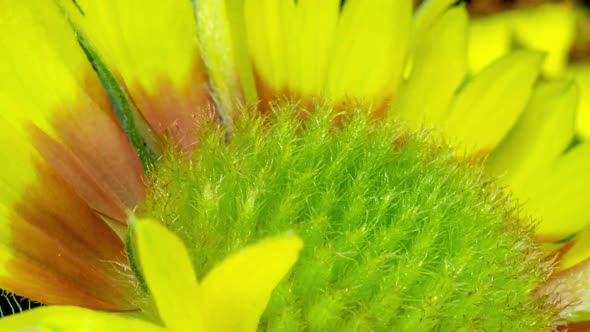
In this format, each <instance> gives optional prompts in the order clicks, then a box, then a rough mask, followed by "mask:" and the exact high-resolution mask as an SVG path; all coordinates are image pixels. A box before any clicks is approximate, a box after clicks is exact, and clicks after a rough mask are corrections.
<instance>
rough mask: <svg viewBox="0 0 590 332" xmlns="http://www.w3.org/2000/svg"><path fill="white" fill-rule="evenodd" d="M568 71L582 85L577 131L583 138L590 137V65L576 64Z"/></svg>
mask: <svg viewBox="0 0 590 332" xmlns="http://www.w3.org/2000/svg"><path fill="white" fill-rule="evenodd" d="M568 71H569V74H570V75H571V76H572V77H573V78H574V79H575V80H576V81H577V82H578V85H579V86H580V102H579V105H578V113H577V118H576V129H577V133H578V134H579V135H580V136H582V138H583V139H590V65H588V64H587V63H585V64H574V65H572V66H570V67H569V68H568Z"/></svg>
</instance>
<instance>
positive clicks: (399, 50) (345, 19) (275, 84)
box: [244, 0, 411, 105]
mask: <svg viewBox="0 0 590 332" xmlns="http://www.w3.org/2000/svg"><path fill="white" fill-rule="evenodd" d="M244 15H245V25H246V26H245V28H246V31H247V39H248V48H249V53H250V56H251V58H252V64H253V70H254V75H255V77H256V83H257V89H258V96H259V98H260V99H261V100H262V101H269V100H276V99H280V98H283V97H285V96H286V97H291V98H292V97H296V98H301V97H302V98H304V99H314V98H318V97H322V98H327V99H329V100H330V101H332V102H340V101H343V100H346V99H353V100H357V101H358V100H360V101H363V102H368V103H373V104H376V105H378V104H380V103H383V102H384V101H385V100H386V99H387V98H388V97H389V96H390V95H391V94H392V93H393V92H394V91H395V90H396V88H397V86H398V84H399V81H400V79H401V74H402V69H403V66H404V63H405V60H406V53H407V49H408V43H409V35H410V22H411V1H408V0H403V1H369V2H363V1H359V0H351V1H347V2H346V3H345V4H344V7H343V8H342V10H340V1H338V0H328V1H311V0H305V1H303V0H302V1H298V2H291V1H277V0H246V1H245V4H244Z"/></svg>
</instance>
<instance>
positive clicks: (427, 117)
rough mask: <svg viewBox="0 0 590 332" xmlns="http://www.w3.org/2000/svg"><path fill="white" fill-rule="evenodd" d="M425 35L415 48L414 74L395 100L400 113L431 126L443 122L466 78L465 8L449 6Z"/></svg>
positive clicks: (411, 121)
mask: <svg viewBox="0 0 590 332" xmlns="http://www.w3.org/2000/svg"><path fill="white" fill-rule="evenodd" d="M423 35H424V36H423V37H422V38H421V40H420V41H419V42H418V44H417V46H416V50H415V52H414V58H413V70H412V74H411V76H410V77H409V79H408V80H407V81H406V82H404V83H403V85H402V86H401V88H400V91H399V93H398V94H397V95H396V98H395V101H394V102H393V103H392V114H399V115H400V117H401V118H402V119H403V120H405V121H408V122H409V124H410V125H412V126H413V127H419V126H420V125H423V124H426V125H427V126H428V127H431V126H433V125H435V124H438V123H440V122H441V121H442V119H443V118H444V117H445V115H446V111H447V109H448V106H449V103H450V102H451V100H452V98H453V96H454V94H455V91H456V90H457V89H458V87H459V85H460V84H461V82H463V79H464V78H465V74H466V72H467V59H466V56H465V52H466V44H467V12H466V11H465V8H464V7H463V6H457V7H453V8H451V9H449V10H448V11H447V12H446V13H445V14H443V15H442V16H440V17H439V18H438V19H437V20H436V21H435V22H434V23H433V24H432V27H431V29H430V30H428V32H427V33H424V34H423ZM432 73H437V74H436V75H433V74H432Z"/></svg>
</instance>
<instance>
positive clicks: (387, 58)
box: [326, 0, 412, 106]
mask: <svg viewBox="0 0 590 332" xmlns="http://www.w3.org/2000/svg"><path fill="white" fill-rule="evenodd" d="M411 15H412V1H408V0H398V1H379V0H373V1H361V0H349V1H347V2H346V3H345V5H344V8H343V9H342V13H341V15H340V19H339V20H338V27H337V29H336V33H335V36H334V38H335V41H336V44H335V46H334V48H333V50H332V52H331V55H330V69H329V72H328V76H327V81H326V93H327V95H328V98H329V99H331V100H340V99H342V98H347V97H349V98H355V99H359V100H361V101H371V102H373V103H374V104H376V106H378V103H379V101H380V100H382V99H385V98H388V97H389V96H391V95H392V94H393V93H394V92H395V91H396V90H397V87H398V84H399V83H400V81H401V77H402V74H403V70H404V64H405V61H406V56H407V51H408V46H409V40H410V27H411V18H412V16H411Z"/></svg>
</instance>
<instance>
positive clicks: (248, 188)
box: [142, 105, 554, 331]
mask: <svg viewBox="0 0 590 332" xmlns="http://www.w3.org/2000/svg"><path fill="white" fill-rule="evenodd" d="M299 112H301V109H298V107H296V106H293V105H281V106H278V107H277V108H276V110H275V111H274V112H271V113H270V114H269V115H268V116H259V115H245V116H244V118H242V119H241V120H240V121H237V123H236V128H235V130H234V131H233V133H232V137H231V139H229V140H226V136H225V132H224V131H223V130H222V129H220V128H218V126H216V125H214V124H211V125H209V126H208V127H207V128H206V129H205V130H203V133H202V134H201V136H200V141H201V143H200V145H199V146H198V147H197V149H196V150H195V151H194V152H193V154H192V156H191V157H186V156H183V155H180V154H178V153H176V152H170V153H168V154H167V155H165V156H164V158H163V159H162V160H161V162H160V163H159V164H158V165H157V167H156V168H155V170H154V171H153V174H151V183H150V186H149V187H150V189H149V191H150V193H149V197H148V200H147V202H146V204H145V206H144V207H143V208H144V209H143V212H142V213H145V215H147V216H153V217H154V218H157V219H160V220H162V221H163V222H164V223H165V224H166V225H167V226H168V227H169V228H170V229H172V230H173V231H174V232H175V233H177V234H178V235H179V236H180V237H181V238H182V239H183V240H184V241H185V243H186V244H187V246H188V247H189V248H190V254H191V257H192V260H193V264H194V266H195V268H196V269H197V275H198V276H203V275H205V274H206V273H207V272H208V271H209V270H210V269H211V267H212V266H214V265H215V264H216V263H218V262H220V261H221V260H222V259H223V258H224V257H226V256H227V255H228V254H229V253H231V252H233V251H235V250H237V249H239V248H241V247H244V246H246V245H247V244H251V243H253V242H255V241H256V240H258V239H261V238H264V237H267V236H272V235H276V234H280V233H284V232H287V231H293V232H295V233H297V234H298V235H299V236H301V237H302V238H303V240H304V249H303V251H302V253H301V257H300V259H299V261H298V262H297V264H296V265H295V267H294V269H293V271H292V272H291V273H290V274H289V276H288V277H287V278H286V279H285V280H283V281H282V282H281V284H280V285H279V286H278V287H277V289H275V291H274V293H273V297H272V298H271V301H270V304H269V306H268V308H267V310H266V312H265V314H264V315H263V317H262V320H261V322H260V328H261V330H266V331H287V330H288V331H291V330H292V331H298V330H309V331H348V330H354V331H357V330H358V331H369V330H371V331H392V330H393V331H426V330H440V331H457V330H464V331H475V330H479V331H499V330H502V331H525V330H543V329H547V327H549V326H551V323H552V321H551V319H552V316H553V311H554V308H552V307H551V306H550V305H549V304H547V303H546V302H545V301H544V300H542V299H539V298H537V297H536V296H535V295H534V294H535V289H536V288H537V287H538V285H540V283H541V282H542V281H543V280H545V278H546V277H547V275H548V273H549V272H548V267H547V264H545V263H544V262H543V259H542V256H541V254H540V253H539V252H538V251H537V249H536V248H535V246H534V244H533V242H532V240H531V236H532V232H531V229H530V227H529V226H528V224H527V223H526V222H525V221H523V220H521V219H518V218H517V217H515V216H514V214H513V210H514V209H513V206H512V205H511V204H510V202H509V198H507V197H506V196H505V195H504V194H503V193H501V192H500V191H499V190H498V189H497V188H495V187H494V185H493V184H489V183H487V184H486V183H485V182H484V178H483V176H482V173H481V170H480V167H479V166H477V165H476V166H473V165H469V164H468V163H465V162H461V161H459V160H458V159H457V158H455V157H454V155H453V152H452V150H451V149H449V148H447V147H445V146H443V145H438V144H434V143H432V142H431V140H430V139H428V138H427V137H425V135H421V134H420V135H416V134H410V133H408V132H405V131H404V130H403V129H402V128H401V127H400V126H397V125H395V124H392V123H387V122H384V121H376V120H371V119H369V117H368V116H367V115H366V113H368V112H366V111H365V112H363V111H362V110H361V111H351V112H350V114H348V115H345V116H344V117H343V118H342V119H341V122H342V125H339V126H334V117H333V116H331V115H329V114H330V113H331V112H330V110H329V109H328V108H326V107H316V108H315V109H313V111H312V112H310V114H309V115H308V116H307V118H308V119H307V120H299V119H300V117H299V116H297V114H299ZM245 113H247V112H245ZM253 113H256V112H253ZM171 150H172V149H171ZM179 296H182V294H179Z"/></svg>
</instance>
